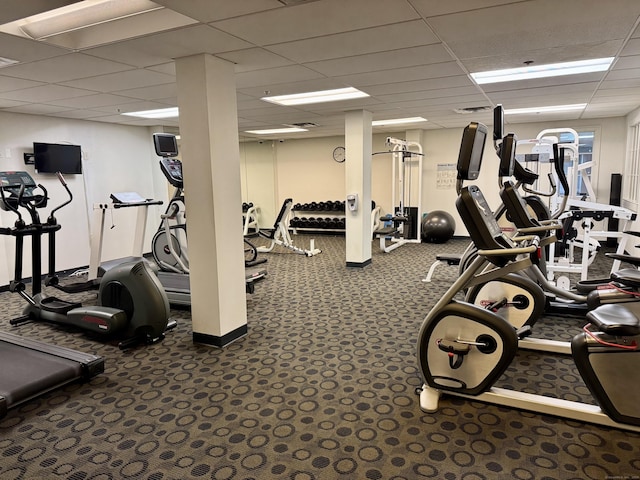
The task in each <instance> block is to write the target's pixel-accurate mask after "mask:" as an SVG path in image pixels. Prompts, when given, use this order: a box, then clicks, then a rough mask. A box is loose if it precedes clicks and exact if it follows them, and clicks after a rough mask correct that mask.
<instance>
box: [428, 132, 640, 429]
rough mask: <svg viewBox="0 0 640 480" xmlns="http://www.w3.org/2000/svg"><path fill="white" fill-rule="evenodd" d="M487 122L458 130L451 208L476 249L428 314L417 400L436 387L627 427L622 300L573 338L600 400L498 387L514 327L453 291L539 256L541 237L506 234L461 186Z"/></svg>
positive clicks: (630, 326) (473, 190)
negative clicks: (576, 399)
mask: <svg viewBox="0 0 640 480" xmlns="http://www.w3.org/2000/svg"><path fill="white" fill-rule="evenodd" d="M486 135H487V129H486V127H485V126H484V125H482V124H478V123H471V124H470V125H469V126H468V127H467V128H466V129H465V131H464V134H463V138H462V143H461V146H460V154H459V157H458V182H457V190H458V192H459V196H458V199H457V200H456V208H457V210H458V212H459V214H460V216H461V218H462V220H463V221H464V223H465V226H466V227H467V230H468V231H469V234H470V236H471V238H472V240H473V241H474V243H475V244H476V246H477V248H478V256H477V258H475V259H474V260H473V262H472V263H471V264H470V266H469V267H468V268H467V270H466V271H465V272H464V273H463V274H462V275H461V276H460V277H459V278H458V279H457V280H456V281H455V282H454V283H453V284H452V285H451V287H450V288H449V289H448V290H447V292H446V293H445V294H444V295H443V297H442V298H441V299H440V300H439V301H438V302H437V303H436V304H435V306H434V307H433V308H432V309H431V311H430V312H429V313H428V314H427V316H426V318H425V320H424V321H423V324H422V326H421V328H420V331H419V334H418V341H417V356H418V366H419V369H420V372H421V374H422V378H423V380H424V385H423V387H422V388H421V389H418V393H419V394H420V407H421V409H422V410H423V411H425V412H430V413H433V412H436V411H437V409H438V400H439V397H440V395H441V393H447V394H450V395H456V396H461V397H465V398H469V399H473V400H477V401H484V402H487V403H492V404H497V405H503V406H510V407H513V408H519V409H523V410H529V411H533V412H538V413H543V414H549V415H555V416H560V417H564V418H569V419H573V420H578V421H584V422H589V423H595V424H599V425H605V426H610V427H616V428H621V429H626V430H632V431H640V383H638V382H636V381H633V378H634V376H635V375H636V372H637V371H638V369H640V348H639V346H638V345H639V342H640V319H639V317H638V315H636V314H635V313H634V311H633V310H632V309H629V308H628V307H627V305H633V304H627V305H624V304H608V305H603V306H602V307H599V308H596V309H594V310H592V311H590V312H589V313H587V315H586V318H587V321H588V322H589V324H588V325H587V326H585V327H584V330H583V332H582V333H579V334H577V335H576V336H575V337H574V338H573V340H572V342H571V351H572V357H573V359H574V361H575V364H576V367H577V369H578V371H579V373H580V375H581V377H582V379H583V380H584V382H585V384H586V386H587V388H588V389H589V391H590V392H591V394H592V395H593V397H594V399H595V400H596V401H597V403H598V405H589V404H584V403H579V402H572V401H567V400H563V399H557V398H551V397H547V396H542V395H535V394H529V393H524V392H518V391H512V390H506V389H500V388H496V387H495V386H494V385H495V383H496V382H497V380H498V379H499V378H500V377H501V376H502V374H503V373H504V372H505V371H506V369H507V367H508V366H509V365H510V364H511V363H512V362H513V361H514V358H515V355H516V353H517V351H518V340H519V339H520V338H523V337H524V336H526V335H527V334H528V329H527V328H525V329H521V330H516V329H515V328H514V327H513V326H512V325H510V324H509V323H508V322H507V321H505V320H504V319H503V318H502V317H500V316H499V315H497V314H496V313H494V312H493V311H491V309H485V308H482V307H480V306H478V305H473V304H470V303H467V302H462V301H457V300H455V299H454V297H455V295H456V294H457V293H458V292H459V291H461V290H462V289H463V288H465V286H467V285H469V284H472V283H473V282H474V280H475V277H476V276H477V275H478V274H479V272H481V271H482V272H483V273H484V272H487V269H486V262H487V261H488V262H489V263H490V264H491V265H492V266H493V268H494V270H500V269H505V270H510V271H518V270H520V269H526V268H528V267H529V266H530V265H531V264H532V256H534V255H535V256H537V254H538V248H540V247H539V237H538V236H535V235H526V236H515V237H512V238H509V237H507V236H506V235H504V234H503V233H502V231H501V229H500V227H499V225H498V224H497V222H496V221H495V218H494V216H493V213H492V212H491V210H490V208H489V206H488V204H487V202H486V200H485V198H484V196H483V195H482V192H481V191H480V189H479V188H478V187H477V186H474V185H470V186H466V187H464V186H463V182H464V181H465V180H474V179H476V178H477V177H478V173H479V171H480V165H481V162H482V153H483V149H484V144H485V140H486Z"/></svg>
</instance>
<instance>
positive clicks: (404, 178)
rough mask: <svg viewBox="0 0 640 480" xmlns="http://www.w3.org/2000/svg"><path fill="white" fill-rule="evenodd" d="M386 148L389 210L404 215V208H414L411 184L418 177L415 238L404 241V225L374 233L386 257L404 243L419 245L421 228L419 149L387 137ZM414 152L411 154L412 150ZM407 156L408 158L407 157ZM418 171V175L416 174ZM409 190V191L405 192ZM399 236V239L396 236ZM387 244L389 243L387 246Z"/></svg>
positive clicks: (411, 143)
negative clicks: (387, 150) (388, 162)
mask: <svg viewBox="0 0 640 480" xmlns="http://www.w3.org/2000/svg"><path fill="white" fill-rule="evenodd" d="M385 144H386V145H387V146H388V147H389V148H391V151H390V152H389V153H391V155H392V164H391V165H392V167H391V182H392V183H391V208H393V209H394V210H395V209H396V207H399V208H398V211H397V212H394V213H399V214H400V215H404V211H405V208H411V207H414V205H412V197H413V195H412V192H411V184H412V183H413V182H414V180H413V177H414V176H417V177H418V180H417V184H418V185H417V186H418V192H417V197H414V198H417V202H416V205H415V206H417V213H416V232H415V238H406V237H405V236H404V232H403V227H404V226H403V225H401V226H400V229H399V230H394V231H393V232H389V231H387V230H385V229H382V230H379V231H378V232H376V231H374V232H373V233H374V236H375V237H376V238H378V239H379V240H380V250H381V251H383V252H385V253H389V252H392V251H393V250H395V249H396V248H398V247H401V246H402V245H405V244H407V243H420V242H422V239H421V238H420V228H421V224H422V223H421V222H422V159H423V156H424V155H423V153H422V145H420V143H418V142H412V141H407V140H401V139H398V138H393V137H387V139H386V142H385ZM411 149H413V151H412V150H411ZM407 152H408V153H409V155H407ZM414 170H417V175H415V171H414ZM407 186H408V188H407ZM398 233H400V234H401V236H399V237H398V236H396V235H397V234H398ZM387 240H389V241H390V243H389V244H387Z"/></svg>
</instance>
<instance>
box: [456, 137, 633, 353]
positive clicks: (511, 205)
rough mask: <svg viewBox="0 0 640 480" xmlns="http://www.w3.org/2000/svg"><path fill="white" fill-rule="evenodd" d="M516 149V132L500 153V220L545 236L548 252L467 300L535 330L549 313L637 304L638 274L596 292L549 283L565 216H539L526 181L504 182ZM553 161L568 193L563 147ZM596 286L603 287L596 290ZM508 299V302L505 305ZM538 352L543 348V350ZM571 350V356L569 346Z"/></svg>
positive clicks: (618, 276)
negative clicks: (526, 194) (550, 260)
mask: <svg viewBox="0 0 640 480" xmlns="http://www.w3.org/2000/svg"><path fill="white" fill-rule="evenodd" d="M494 136H495V135H494ZM516 144H517V138H516V137H515V135H514V134H512V133H510V134H508V135H506V136H505V137H504V138H503V140H502V142H501V143H500V145H499V147H498V148H497V151H498V154H499V157H500V168H499V177H500V179H501V181H500V184H501V187H502V188H501V190H500V198H501V200H502V206H501V207H500V209H499V210H498V213H497V214H496V215H495V217H496V218H499V217H500V216H501V215H503V214H504V215H505V216H506V217H507V218H508V219H509V220H510V221H511V222H513V224H514V225H515V227H517V231H518V232H520V233H521V234H523V233H524V234H534V235H537V236H539V237H540V246H541V247H543V248H541V249H540V256H539V258H537V259H536V261H535V262H533V264H532V265H531V267H529V268H528V269H526V270H523V271H520V272H517V273H508V274H505V275H504V276H503V277H501V278H498V279H494V280H490V281H487V282H486V283H483V284H476V285H474V286H473V287H471V288H469V289H468V291H467V295H466V298H465V300H466V301H467V302H469V303H474V304H477V305H494V310H495V311H496V312H497V313H499V314H500V315H501V316H502V317H503V318H505V319H506V320H508V321H509V323H511V325H512V326H514V327H515V328H520V327H522V326H524V325H533V323H534V322H535V321H536V320H537V319H538V318H539V317H540V316H541V315H542V314H543V313H559V314H571V315H578V316H583V315H585V314H586V313H587V312H588V311H589V310H591V309H594V308H596V307H598V306H600V305H603V304H606V303H623V302H635V301H637V300H638V291H637V288H636V287H637V286H638V282H637V277H638V276H637V271H636V270H635V269H633V271H631V270H621V271H618V272H615V273H614V275H613V278H614V279H615V281H616V282H617V283H616V284H613V283H611V279H601V280H599V282H597V283H596V282H593V285H592V286H593V287H594V288H591V289H590V291H587V290H581V291H570V290H566V289H564V288H560V287H558V286H556V285H554V284H553V283H552V282H550V281H549V280H547V278H546V272H545V269H544V266H545V260H546V256H545V255H546V249H547V248H548V246H549V245H550V244H552V243H555V242H556V241H557V238H556V234H555V232H556V231H558V230H561V229H562V223H561V222H559V221H558V220H556V219H557V217H558V216H559V215H558V214H559V213H561V211H558V212H556V214H555V215H550V216H549V217H548V218H545V219H538V218H536V217H534V216H533V214H532V210H531V209H530V208H529V206H530V202H529V201H527V199H526V198H523V197H522V196H521V195H520V193H519V190H518V189H519V186H520V181H518V182H517V183H515V184H514V183H513V182H512V181H511V180H504V178H509V179H510V178H511V177H513V176H514V173H516V167H517V166H518V165H519V163H518V161H517V160H516V159H515V147H516ZM553 157H554V158H553V161H554V164H555V166H556V171H557V173H558V178H559V181H560V182H561V184H562V186H563V188H564V189H565V192H567V191H568V188H569V185H568V182H567V179H566V177H565V176H564V170H563V168H562V162H561V159H562V152H561V151H560V149H559V148H558V145H557V144H554V145H553ZM518 177H519V175H517V174H516V178H518ZM565 198H566V196H565ZM539 213H540V212H538V214H539ZM595 285H597V286H598V287H599V288H597V289H596V288H595ZM503 299H506V300H504V301H503ZM536 347H538V348H540V345H536ZM565 347H566V348H567V353H568V345H565ZM558 348H560V347H558ZM556 351H559V350H556Z"/></svg>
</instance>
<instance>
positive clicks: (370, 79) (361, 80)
mask: <svg viewBox="0 0 640 480" xmlns="http://www.w3.org/2000/svg"><path fill="white" fill-rule="evenodd" d="M464 73H465V72H464V71H463V70H462V69H461V68H460V66H459V65H458V64H457V63H456V62H445V63H436V64H433V65H420V66H417V67H407V68H403V69H401V70H397V69H390V70H381V71H378V72H368V73H357V74H353V75H341V76H338V77H335V78H336V80H339V81H342V82H344V83H346V84H348V85H353V86H355V87H356V88H360V87H363V88H366V87H367V86H368V85H380V84H385V83H397V82H398V81H399V80H403V81H412V80H427V79H432V78H441V77H452V76H456V75H464Z"/></svg>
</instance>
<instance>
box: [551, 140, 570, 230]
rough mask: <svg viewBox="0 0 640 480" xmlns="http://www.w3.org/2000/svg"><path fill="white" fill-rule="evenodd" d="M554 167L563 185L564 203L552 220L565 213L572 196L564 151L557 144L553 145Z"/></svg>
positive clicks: (552, 216)
mask: <svg viewBox="0 0 640 480" xmlns="http://www.w3.org/2000/svg"><path fill="white" fill-rule="evenodd" d="M561 151H562V152H563V155H562V157H561V156H560V152H561ZM553 166H554V168H555V170H556V175H558V180H559V181H560V185H562V188H563V189H564V195H563V196H562V202H561V203H560V206H559V207H558V210H557V211H555V212H554V213H553V214H552V215H551V218H552V219H557V218H558V217H560V215H562V214H563V213H564V211H565V208H566V207H567V201H568V200H569V194H570V187H569V181H568V180H567V176H566V175H565V173H564V149H562V150H561V149H560V147H559V146H558V144H557V143H554V144H553Z"/></svg>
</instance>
